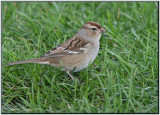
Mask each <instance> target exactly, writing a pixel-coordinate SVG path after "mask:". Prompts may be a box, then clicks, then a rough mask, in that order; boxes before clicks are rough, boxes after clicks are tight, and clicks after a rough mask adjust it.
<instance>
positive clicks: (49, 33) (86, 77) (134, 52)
mask: <svg viewBox="0 0 160 115" xmlns="http://www.w3.org/2000/svg"><path fill="white" fill-rule="evenodd" d="M87 21H95V22H98V23H99V24H100V25H102V26H103V28H105V29H106V30H107V32H106V33H105V34H104V35H103V36H102V38H101V40H100V42H101V44H100V51H99V54H98V56H97V58H96V60H95V61H94V62H93V64H92V65H90V66H89V67H88V68H86V69H84V70H82V71H80V72H77V73H74V76H76V77H77V78H79V79H80V81H81V82H77V80H76V81H73V80H72V79H71V78H69V77H68V76H67V74H66V73H65V72H63V71H60V69H59V68H54V67H51V66H46V65H39V64H24V65H15V66H6V64H7V63H9V62H13V61H18V60H26V59H32V58H37V57H40V56H42V55H43V54H45V53H46V52H47V51H49V50H50V49H51V48H54V47H56V46H58V45H59V44H61V43H63V42H64V41H66V40H67V39H68V38H69V37H71V36H73V35H74V34H75V33H76V32H77V31H78V29H79V28H80V27H81V26H82V25H83V24H84V23H86V22H87ZM1 83H2V113H158V112H159V111H158V2H2V82H1Z"/></svg>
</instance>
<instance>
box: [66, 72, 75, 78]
mask: <svg viewBox="0 0 160 115" xmlns="http://www.w3.org/2000/svg"><path fill="white" fill-rule="evenodd" d="M66 73H67V74H68V75H69V76H70V77H71V78H72V79H73V80H74V76H72V75H71V74H70V71H66Z"/></svg>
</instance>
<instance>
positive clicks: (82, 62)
mask: <svg viewBox="0 0 160 115" xmlns="http://www.w3.org/2000/svg"><path fill="white" fill-rule="evenodd" d="M98 51H99V47H95V48H92V49H91V50H89V52H86V53H84V54H78V55H68V56H66V57H65V58H62V59H61V60H60V61H61V62H62V66H63V70H64V71H66V70H70V71H71V70H73V69H74V68H75V70H74V72H77V71H80V70H82V69H84V68H86V67H87V66H88V65H89V64H91V63H92V62H93V61H94V60H95V58H96V56H97V54H98Z"/></svg>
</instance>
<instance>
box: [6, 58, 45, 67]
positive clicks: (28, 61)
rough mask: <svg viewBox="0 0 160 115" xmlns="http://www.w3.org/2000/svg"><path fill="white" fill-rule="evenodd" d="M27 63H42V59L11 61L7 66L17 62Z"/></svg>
mask: <svg viewBox="0 0 160 115" xmlns="http://www.w3.org/2000/svg"><path fill="white" fill-rule="evenodd" d="M25 63H42V59H40V58H36V59H31V60H24V61H17V62H11V63H8V64H7V66H9V65H17V64H25Z"/></svg>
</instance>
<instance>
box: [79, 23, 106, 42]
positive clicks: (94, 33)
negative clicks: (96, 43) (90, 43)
mask: <svg viewBox="0 0 160 115" xmlns="http://www.w3.org/2000/svg"><path fill="white" fill-rule="evenodd" d="M102 32H105V29H103V28H102V27H101V26H100V25H99V24H97V23H96V22H87V23H86V24H85V25H84V26H83V27H82V28H81V33H83V34H84V35H85V36H87V37H90V38H93V39H94V38H98V37H99V36H100V35H101V34H102Z"/></svg>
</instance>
